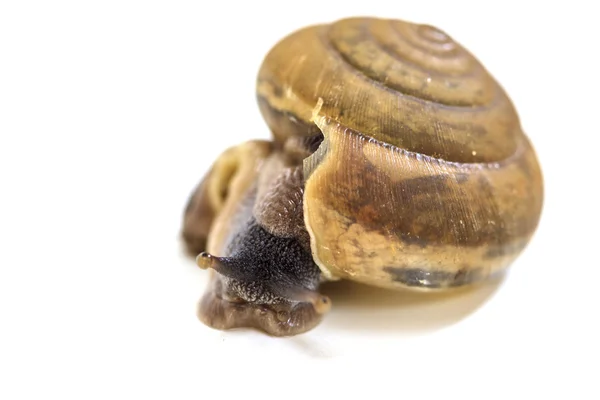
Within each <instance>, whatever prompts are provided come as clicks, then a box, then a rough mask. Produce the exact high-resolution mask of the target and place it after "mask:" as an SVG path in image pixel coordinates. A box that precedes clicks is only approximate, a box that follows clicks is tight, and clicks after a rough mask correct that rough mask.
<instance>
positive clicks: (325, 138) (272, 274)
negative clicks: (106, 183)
mask: <svg viewBox="0 0 600 400" xmlns="http://www.w3.org/2000/svg"><path fill="white" fill-rule="evenodd" d="M257 97H258V104H259V107H260V110H261V112H262V114H263V117H264V118H265V121H266V122H267V124H268V126H269V128H270V130H271V132H272V133H273V141H272V142H266V141H252V142H247V143H244V144H242V145H240V146H238V147H235V148H233V149H230V150H228V151H226V152H225V153H224V154H223V155H222V156H221V157H220V158H219V159H218V160H217V161H216V163H215V165H214V166H213V168H212V169H211V171H210V172H209V173H208V174H207V175H206V176H205V178H204V180H203V181H202V183H201V184H200V186H199V187H198V188H197V190H196V191H195V192H194V194H193V196H192V198H191V199H190V203H189V205H188V208H187V210H186V213H185V217H184V228H183V236H184V238H185V240H186V243H187V245H188V248H189V249H190V251H191V252H193V253H196V254H197V253H200V252H204V251H206V252H207V253H203V255H202V256H201V257H199V258H198V260H199V261H198V262H199V265H201V266H203V267H211V268H213V269H214V270H215V271H216V273H214V274H213V278H212V281H211V287H210V288H209V290H208V291H207V293H206V294H205V296H204V297H203V300H202V301H201V305H200V311H199V314H200V318H201V319H202V320H203V321H205V322H206V323H208V324H209V325H211V326H213V327H216V328H220V329H228V328H233V327H240V326H249V327H255V328H258V329H261V330H263V331H265V332H267V333H269V334H272V335H291V334H296V333H300V332H304V331H306V330H308V329H311V328H313V327H314V326H315V325H316V324H317V323H318V322H319V321H320V318H321V317H322V315H323V313H324V312H325V311H327V309H328V308H329V305H330V302H329V299H327V298H326V297H325V296H321V295H320V294H318V292H317V289H318V286H319V283H320V282H321V281H323V280H335V279H351V280H355V281H358V282H362V283H366V284H369V285H374V286H380V287H386V288H407V287H408V288H416V289H430V290H442V289H446V288H451V287H458V286H464V285H468V284H473V283H475V282H478V281H482V280H484V279H486V278H487V277H489V276H491V275H493V274H495V273H497V272H499V271H502V270H504V269H505V268H506V267H507V266H509V265H510V264H511V262H512V261H513V260H514V259H515V258H516V257H517V256H518V255H519V254H520V252H521V251H522V250H523V249H524V247H525V246H526V245H527V243H528V242H529V240H530V238H531V236H532V235H533V233H534V231H535V229H536V227H537V224H538V220H539V216H540V213H541V207H542V201H543V186H542V176H541V171H540V168H539V165H538V161H537V158H536V155H535V152H534V150H533V148H532V146H531V143H530V142H529V140H528V138H527V137H526V136H525V135H524V133H523V131H522V129H521V124H520V121H519V118H518V116H517V113H516V111H515V109H514V106H513V104H512V102H511V101H510V99H509V97H508V96H507V95H506V93H505V92H504V90H503V89H502V88H501V87H500V85H499V84H498V83H497V82H496V81H495V80H494V79H493V77H491V76H490V74H489V73H488V72H487V71H486V70H485V68H484V67H483V66H482V65H481V64H480V63H479V61H477V60H476V59H475V58H474V57H473V56H472V55H471V54H470V53H468V52H467V51H466V50H465V49H464V48H463V47H461V46H460V45H459V44H458V43H456V42H455V41H453V40H452V39H451V38H450V37H449V36H448V35H447V34H446V33H444V32H442V31H441V30H439V29H436V28H434V27H431V26H427V25H416V24H411V23H408V22H404V21H399V20H381V19H374V18H352V19H346V20H341V21H338V22H336V23H333V24H330V25H319V26H313V27H308V28H305V29H302V30H300V31H298V32H295V33H293V34H292V35H290V36H288V37H286V38H284V39H283V40H282V41H281V42H279V43H278V44H277V45H276V46H275V47H274V48H273V49H272V50H271V51H270V52H269V54H268V55H267V56H266V58H265V60H264V62H263V65H262V67H261V69H260V71H259V75H258V82H257ZM209 260H210V261H209Z"/></svg>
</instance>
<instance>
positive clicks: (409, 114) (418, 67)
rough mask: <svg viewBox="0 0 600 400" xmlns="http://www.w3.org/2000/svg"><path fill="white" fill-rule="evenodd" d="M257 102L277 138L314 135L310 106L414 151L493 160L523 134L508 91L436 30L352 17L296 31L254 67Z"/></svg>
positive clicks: (512, 148) (457, 159) (447, 157)
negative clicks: (256, 83) (256, 71)
mask: <svg viewBox="0 0 600 400" xmlns="http://www.w3.org/2000/svg"><path fill="white" fill-rule="evenodd" d="M258 98H259V104H260V106H261V110H262V112H263V115H264V117H265V119H266V120H267V123H268V124H269V126H270V128H271V130H272V131H273V132H274V134H275V137H276V138H277V139H278V140H286V138H287V137H289V136H290V135H312V134H314V133H315V132H316V130H315V128H314V125H313V124H312V123H311V118H312V116H313V115H312V113H313V110H314V108H315V106H316V105H317V104H321V103H322V105H321V107H320V110H319V115H323V116H327V117H328V118H331V119H332V120H335V121H337V122H339V123H340V124H342V125H343V126H346V127H348V128H350V129H353V130H355V131H357V132H360V133H361V134H363V135H365V136H367V137H371V138H374V139H377V140H379V141H381V142H384V143H388V144H392V145H394V146H396V147H398V148H402V149H405V150H408V151H411V152H415V153H420V154H423V155H428V156H432V157H435V158H440V159H444V160H446V161H454V162H496V161H499V160H502V159H505V158H506V157H508V156H510V155H511V154H513V153H514V152H515V149H516V147H517V145H518V141H519V137H520V136H521V135H522V132H521V128H520V123H519V119H518V117H517V115H516V112H515V110H514V107H513V105H512V103H511V101H510V100H509V99H508V97H507V96H506V94H505V93H504V91H503V90H502V88H501V87H500V86H499V85H498V84H497V82H496V81H495V80H494V79H493V78H492V77H491V76H490V75H489V73H488V72H487V71H486V70H485V68H484V67H483V66H482V65H481V63H480V62H479V61H478V60H477V59H475V58H474V57H473V56H472V55H471V54H470V53H469V52H468V51H467V50H465V49H464V48H463V47H462V46H460V45H459V44H458V43H456V42H455V41H454V40H452V38H451V37H450V36H449V35H447V34H446V33H444V32H442V31H441V30H439V29H437V28H434V27H431V26H428V25H418V24H412V23H409V22H404V21H399V20H382V19H374V18H353V19H346V20H342V21H338V22H336V23H333V24H331V25H320V26H314V27H310V28H306V29H303V30H301V31H298V32H296V33H294V34H292V35H290V36H288V37H287V38H285V39H284V40H283V41H281V42H280V43H279V44H278V45H277V46H276V47H275V48H274V49H273V50H272V51H271V52H270V53H269V54H268V55H267V57H266V59H265V62H264V63H263V66H262V68H261V70H260V72H259V78H258Z"/></svg>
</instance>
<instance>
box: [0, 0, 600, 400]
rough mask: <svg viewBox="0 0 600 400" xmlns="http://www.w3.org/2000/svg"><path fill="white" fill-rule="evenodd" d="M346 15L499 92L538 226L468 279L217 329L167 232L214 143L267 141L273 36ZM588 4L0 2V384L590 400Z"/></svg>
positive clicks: (592, 281) (199, 275)
mask: <svg viewBox="0 0 600 400" xmlns="http://www.w3.org/2000/svg"><path fill="white" fill-rule="evenodd" d="M587 4H592V2H587ZM351 15H375V16H383V17H391V18H401V19H406V20H410V21H415V22H424V23H429V24H433V25H436V26H438V27H441V28H442V29H444V30H445V31H447V32H448V33H449V34H450V35H452V36H453V37H454V38H455V39H457V40H458V41H459V42H461V43H462V44H464V45H465V46H466V47H467V48H468V49H470V50H471V51H472V52H473V53H474V54H476V55H477V57H478V58H479V59H480V60H481V61H482V62H483V63H484V65H486V67H487V68H488V69H489V70H490V71H491V72H492V73H493V74H494V76H495V77H496V78H497V79H498V80H499V81H500V82H501V83H502V85H503V86H504V87H505V88H506V89H507V91H508V93H509V94H510V95H511V97H512V98H513V101H514V103H515V104H516V106H517V109H518V110H519V112H520V115H521V118H522V124H523V126H524V129H525V131H526V132H527V133H528V135H529V136H530V137H531V139H532V141H533V143H534V145H535V147H536V149H537V152H538V155H539V158H540V162H541V165H542V168H543V172H544V176H545V185H546V193H545V194H546V197H545V198H546V200H545V205H544V212H543V215H542V220H541V223H540V226H539V230H538V232H537V234H536V235H535V237H534V239H533V241H532V242H531V245H530V246H529V247H528V248H527V249H526V251H525V252H524V253H523V255H522V256H521V257H520V258H519V259H518V261H517V262H516V263H515V264H514V265H513V267H512V268H511V272H510V273H509V274H508V275H507V276H506V277H505V279H504V280H503V281H501V282H492V283H490V284H488V285H484V286H483V287H482V288H479V289H477V290H475V291H473V292H470V293H462V294H459V295H456V296H438V297H434V298H430V297H426V296H425V297H424V296H417V295H411V294H405V293H392V292H381V291H378V290H372V289H369V288H362V287H358V286H354V285H342V286H341V287H338V286H336V287H334V288H330V289H329V292H328V293H330V296H331V297H332V300H333V303H334V307H333V310H332V311H331V313H330V314H329V315H328V316H327V318H326V319H325V321H324V322H323V323H322V324H321V325H320V326H319V327H318V328H316V329H315V330H313V331H311V332H310V333H307V334H305V335H301V336H298V337H294V338H288V339H273V338H269V337H267V336H265V335H263V334H260V333H258V332H253V331H236V332H220V331H215V330H212V329H210V328H208V327H206V326H204V325H202V324H201V323H200V322H199V321H198V320H197V319H196V316H195V307H196V302H197V300H198V299H199V297H200V295H201V293H202V291H203V289H204V286H205V284H206V282H207V273H205V272H204V271H201V270H199V269H198V268H197V267H195V265H194V263H193V261H192V260H190V259H188V258H186V257H185V256H184V255H183V253H182V252H181V247H180V242H179V239H178V234H179V228H180V222H181V214H182V209H183V207H184V205H185V202H186V200H187V197H188V195H189V193H190V191H191V190H192V188H193V187H194V185H195V184H196V183H197V182H198V181H199V179H200V178H201V176H202V174H203V173H204V172H205V171H206V170H207V168H208V167H209V165H210V164H211V163H212V161H213V160H214V159H215V158H216V157H217V156H218V154H219V153H220V152H221V151H222V150H224V149H225V148H226V147H228V146H230V145H234V144H237V143H239V142H241V141H245V140H248V139H251V138H257V137H258V138H268V137H269V132H268V130H267V128H266V126H265V124H264V123H263V121H262V119H261V117H260V114H259V111H258V108H257V106H256V102H255V96H254V84H255V77H256V72H257V70H258V67H259V65H260V62H261V60H262V57H263V56H264V55H265V53H266V52H267V51H268V49H269V48H270V47H271V46H272V45H273V44H274V43H275V42H276V41H277V40H278V39H280V38H281V37H283V36H284V35H286V34H288V33H290V32H291V31H293V30H295V29H298V28H300V27H302V26H304V25H307V24H313V23H318V22H330V21H332V20H335V19H339V18H341V17H344V16H351ZM597 15H598V14H597V13H596V12H593V11H592V10H591V6H590V7H587V6H585V5H584V2H583V1H581V2H578V1H568V2H566V1H564V2H539V3H537V4H535V3H534V2H525V1H518V2H509V1H501V2H500V1H495V2H488V1H486V2H483V1H477V2H472V3H468V2H464V1H456V0H453V1H443V2H432V1H416V0H413V1H404V2H403V1H393V2H392V1H375V0H365V1H363V2H361V3H359V4H351V3H350V2H349V1H344V2H339V3H334V2H331V1H324V0H321V1H315V2H311V1H306V0H297V1H294V2H289V3H288V2H283V1H279V2H273V3H272V4H267V3H263V2H258V1H248V2H240V3H239V4H234V3H232V2H228V1H217V2H201V1H161V2H159V1H128V0H120V1H110V0H104V1H86V2H83V1H71V2H69V1H52V2H50V1H39V2H32V1H16V0H15V1H3V2H2V3H1V5H0V135H1V136H0V137H1V140H0V182H1V186H0V191H1V192H0V193H1V195H0V240H1V241H0V398H2V399H21V398H35V399H45V398H50V397H51V396H57V397H58V398H63V399H107V398H111V399H137V398H140V399H141V398H144V399H154V398H156V399H199V398H205V397H208V396H211V397H212V396H215V397H218V398H230V397H231V398H234V397H241V396H243V397H244V398H247V397H250V398H253V397H254V395H260V396H261V397H263V398H303V399H307V398H313V397H317V398H318V397H320V396H323V397H324V396H328V397H331V396H344V397H348V396H349V395H350V396H351V395H356V396H359V397H361V398H364V397H365V396H369V397H372V398H379V396H382V397H383V398H407V399H416V398H434V397H435V398H463V399H464V398H544V397H548V396H552V395H555V396H557V397H558V398H574V399H586V398H596V399H597V398H599V397H600V390H599V388H598V382H597V381H598V379H599V372H600V365H599V361H598V359H599V357H600V351H599V345H598V340H599V339H600V329H599V328H598V322H599V317H600V312H599V311H598V308H599V307H600V296H599V290H598V283H599V278H600V273H599V269H600V261H599V259H598V255H599V251H600V245H598V238H599V234H598V225H599V223H600V218H599V211H598V199H597V197H596V195H595V193H596V189H597V188H596V186H597V185H598V183H599V180H598V175H597V170H598V154H599V150H598V145H599V144H600V143H599V140H598V137H599V134H600V132H599V131H600V129H599V127H598V122H597V121H598V114H599V111H598V105H599V104H600V103H599V100H598V93H599V91H600V84H599V83H598V76H599V75H598V71H600V63H599V62H598V61H597V60H596V58H595V57H596V55H597V52H598V43H597V41H598V39H600V30H599V29H598V28H597V26H598V22H597ZM209 143H210V144H209Z"/></svg>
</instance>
